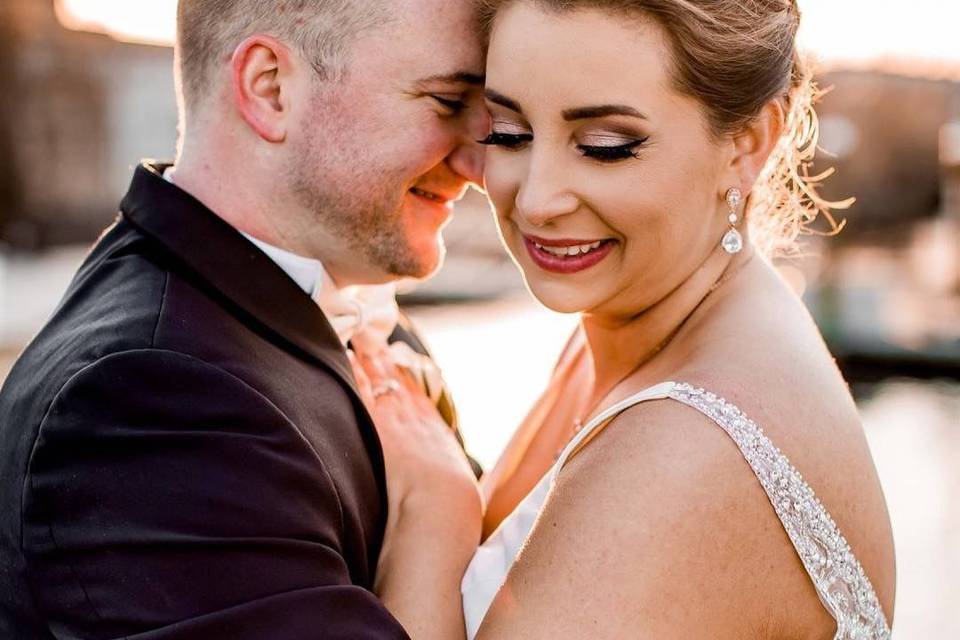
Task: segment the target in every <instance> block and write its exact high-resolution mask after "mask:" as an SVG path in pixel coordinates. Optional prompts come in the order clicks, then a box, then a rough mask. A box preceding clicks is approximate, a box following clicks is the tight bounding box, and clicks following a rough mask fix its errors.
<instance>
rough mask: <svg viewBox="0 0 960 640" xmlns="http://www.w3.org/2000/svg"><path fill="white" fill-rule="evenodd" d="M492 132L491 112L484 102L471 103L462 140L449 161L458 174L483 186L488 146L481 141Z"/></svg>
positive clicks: (464, 124) (464, 123) (465, 118)
mask: <svg viewBox="0 0 960 640" xmlns="http://www.w3.org/2000/svg"><path fill="white" fill-rule="evenodd" d="M489 132H490V114H489V113H488V112H487V109H486V107H485V106H484V105H483V103H482V102H481V103H479V104H473V105H471V107H470V109H469V111H468V112H467V114H466V115H465V117H464V122H463V131H462V132H461V137H460V141H459V143H458V145H457V147H456V148H455V149H454V150H453V152H452V153H451V154H450V157H449V158H448V160H447V162H448V163H449V165H450V168H451V169H453V170H454V171H455V172H456V173H457V174H458V175H460V176H462V177H463V178H466V179H467V180H469V181H470V182H472V183H473V184H475V185H477V186H479V187H481V188H482V187H483V167H484V159H485V157H486V147H485V146H484V145H482V144H480V141H481V140H483V139H484V138H486V137H487V134H488V133H489Z"/></svg>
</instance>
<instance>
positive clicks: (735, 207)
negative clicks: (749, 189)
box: [721, 187, 743, 255]
mask: <svg viewBox="0 0 960 640" xmlns="http://www.w3.org/2000/svg"><path fill="white" fill-rule="evenodd" d="M741 200H743V194H742V193H740V189H737V188H736V187H734V188H733V189H730V190H729V191H727V206H728V207H730V215H729V217H728V218H727V221H728V222H729V223H730V230H729V231H727V235H725V236H723V242H722V243H721V244H722V246H723V250H724V251H726V252H727V253H729V254H730V255H736V254H738V253H740V252H741V251H743V236H741V235H740V232H739V231H737V223H738V222H740V214H739V213H738V211H739V209H740V201H741Z"/></svg>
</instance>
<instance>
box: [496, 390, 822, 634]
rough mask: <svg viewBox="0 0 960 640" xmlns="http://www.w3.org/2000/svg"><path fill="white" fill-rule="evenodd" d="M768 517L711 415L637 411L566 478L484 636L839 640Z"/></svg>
mask: <svg viewBox="0 0 960 640" xmlns="http://www.w3.org/2000/svg"><path fill="white" fill-rule="evenodd" d="M770 512H771V507H770V505H769V502H767V500H766V497H765V495H764V494H763V492H762V490H760V488H759V486H758V483H757V480H756V478H755V476H754V475H753V474H752V472H751V470H750V469H749V467H748V466H747V465H746V463H745V461H744V460H743V458H742V456H741V455H739V453H738V451H737V450H736V446H735V445H734V444H733V443H732V441H731V440H730V439H729V438H728V437H727V436H726V435H725V434H724V433H723V432H722V431H721V430H719V429H718V428H717V427H716V425H713V424H712V423H710V422H709V420H708V419H707V418H706V417H705V416H703V415H702V414H699V413H697V412H696V411H693V410H691V409H690V408H689V407H686V406H685V405H682V404H680V403H677V402H674V401H671V400H665V401H650V402H645V403H643V404H641V405H638V406H636V407H634V408H632V409H630V410H628V411H626V412H624V413H622V414H621V415H620V416H619V417H617V418H616V419H615V420H614V421H613V422H611V423H610V424H609V425H608V426H607V427H606V428H605V429H604V430H603V431H602V432H601V433H600V434H599V435H598V436H597V437H596V438H595V439H594V440H593V441H592V442H591V443H590V444H589V445H588V446H587V447H586V448H584V449H583V450H582V451H581V452H580V453H579V454H578V455H577V456H576V457H574V458H573V459H572V460H571V461H570V462H569V463H568V465H567V466H566V467H565V468H564V469H563V471H562V472H561V474H560V476H559V478H558V482H557V484H556V486H555V488H554V491H553V493H552V494H551V496H550V498H549V500H548V501H547V504H546V506H545V507H544V509H543V512H542V513H541V516H540V518H539V520H538V521H537V524H536V526H535V528H534V531H533V532H532V534H531V536H530V538H529V540H528V543H527V545H526V546H525V547H524V550H523V551H522V552H521V555H520V557H519V558H518V561H517V563H516V564H515V565H514V567H513V569H512V571H511V573H510V575H509V577H508V581H507V585H506V586H505V588H504V589H503V590H502V591H501V594H500V595H498V598H497V601H496V602H495V603H494V607H493V609H492V610H491V615H490V616H488V620H487V622H485V625H487V624H488V623H489V625H490V632H491V633H490V635H489V636H484V635H483V634H481V637H499V635H498V634H497V633H496V632H495V630H497V629H500V630H503V631H504V632H505V631H506V630H508V629H511V628H512V629H514V631H517V630H522V631H523V637H530V638H541V637H542V638H548V637H549V638H568V637H569V638H574V637H586V636H587V635H588V634H589V635H591V636H592V637H600V638H619V637H656V638H687V637H703V635H704V633H705V630H706V629H709V630H710V632H709V635H710V637H715V638H777V637H798V636H804V637H806V636H809V635H810V633H809V632H810V631H811V629H813V630H814V631H815V633H814V634H813V635H814V636H815V635H816V632H817V631H823V632H824V633H826V634H828V635H829V633H828V632H829V630H830V625H831V623H832V620H831V619H830V618H829V615H827V614H826V612H825V611H824V610H823V609H822V607H819V606H818V600H817V596H816V593H815V591H814V589H813V586H812V584H810V583H809V580H805V579H804V574H803V573H802V567H800V565H799V561H798V559H797V558H796V555H795V554H792V553H791V549H792V548H791V547H790V543H789V540H788V539H787V537H786V534H785V532H784V531H783V528H782V527H781V526H780V525H779V521H778V520H777V519H776V517H775V516H773V517H771V513H770ZM772 593H773V594H776V596H774V597H771V595H770V594H772ZM558 611H562V612H563V613H562V614H558V613H557V612H558ZM779 612H784V614H785V615H778V613H779ZM798 620H800V621H803V622H802V623H798V622H797V621H798ZM485 630H486V629H485Z"/></svg>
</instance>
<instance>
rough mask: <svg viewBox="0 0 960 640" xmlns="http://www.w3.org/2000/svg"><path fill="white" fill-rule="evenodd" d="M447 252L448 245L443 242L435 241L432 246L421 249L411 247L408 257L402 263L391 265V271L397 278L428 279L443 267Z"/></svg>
mask: <svg viewBox="0 0 960 640" xmlns="http://www.w3.org/2000/svg"><path fill="white" fill-rule="evenodd" d="M446 253H447V250H446V247H445V246H444V245H443V243H442V242H434V243H432V245H431V246H429V247H423V248H421V249H419V250H418V249H416V248H413V247H411V251H410V253H409V254H408V255H407V258H406V259H405V260H403V261H402V263H401V264H398V263H394V264H393V265H391V267H392V268H391V270H390V271H391V273H392V275H393V276H394V277H397V278H408V279H412V280H426V279H427V278H430V277H432V276H434V275H436V273H437V272H438V271H440V269H441V267H443V262H444V259H445V258H446Z"/></svg>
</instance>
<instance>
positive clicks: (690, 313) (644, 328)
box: [581, 243, 755, 404]
mask: <svg viewBox="0 0 960 640" xmlns="http://www.w3.org/2000/svg"><path fill="white" fill-rule="evenodd" d="M754 254H755V250H754V249H753V247H752V246H751V245H750V244H749V243H748V244H747V246H746V248H745V249H744V251H743V252H742V253H739V254H737V255H735V256H733V257H732V258H731V256H730V255H729V254H727V253H725V252H724V251H723V250H722V249H720V248H718V249H717V251H714V252H713V253H712V254H710V256H709V257H708V258H707V259H706V260H705V261H704V262H703V264H702V265H701V266H700V267H699V268H698V269H697V270H696V271H695V272H694V273H693V274H692V275H691V276H690V277H689V278H687V279H686V280H685V281H684V282H683V283H682V284H680V285H679V286H678V287H676V288H675V289H674V290H673V291H671V292H670V293H668V294H667V295H666V296H665V297H663V298H662V299H660V300H659V301H658V302H656V303H654V304H653V305H651V306H649V307H647V308H645V309H643V310H642V311H640V312H638V313H636V314H633V315H623V314H621V315H617V316H614V315H605V314H602V313H585V314H583V316H582V318H581V326H582V329H583V334H584V336H585V338H586V351H587V353H586V355H587V358H588V359H589V361H590V366H591V369H592V377H593V387H594V389H593V394H592V396H593V397H592V402H593V403H594V404H595V403H599V402H600V401H602V400H603V398H604V397H606V396H607V395H608V394H609V393H610V391H612V390H613V389H614V387H616V386H617V385H619V383H620V382H622V381H623V380H624V379H625V378H627V377H628V376H630V375H631V373H633V372H634V371H636V370H638V369H640V368H641V367H643V366H644V365H645V364H647V363H648V362H651V361H652V360H653V359H654V358H655V357H656V356H657V355H658V354H659V353H660V352H661V351H663V350H664V349H666V348H667V347H668V345H671V344H672V343H673V342H674V341H675V340H676V338H677V336H679V335H680V334H681V333H682V330H683V329H684V328H685V327H687V325H689V324H692V323H693V322H694V316H696V315H698V312H700V311H702V310H703V308H704V307H705V306H706V304H705V303H706V302H707V300H708V299H709V298H711V297H712V296H715V295H717V294H716V292H717V291H718V290H720V289H721V288H722V287H723V285H725V284H727V283H728V282H729V281H730V280H731V279H733V278H734V277H735V276H736V275H737V274H738V273H740V271H741V270H742V268H743V267H744V266H745V265H746V264H748V263H749V262H750V260H751V259H752V258H753V256H754Z"/></svg>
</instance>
